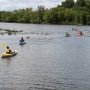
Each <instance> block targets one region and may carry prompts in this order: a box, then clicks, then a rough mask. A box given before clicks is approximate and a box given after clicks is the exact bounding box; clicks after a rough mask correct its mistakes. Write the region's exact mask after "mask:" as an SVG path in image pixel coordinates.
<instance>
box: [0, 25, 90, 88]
mask: <svg viewBox="0 0 90 90" xmlns="http://www.w3.org/2000/svg"><path fill="white" fill-rule="evenodd" d="M0 28H2V29H12V30H23V33H19V34H16V35H7V34H5V35H0V44H1V45H0V54H2V53H3V52H5V47H3V46H2V43H6V44H7V45H9V46H10V48H11V49H12V50H17V51H18V54H17V55H16V56H14V57H11V58H6V59H2V58H1V57H0V90H90V26H73V25H38V24H17V23H0ZM72 28H74V29H77V30H80V31H83V33H84V35H83V36H77V32H76V30H74V29H73V30H72ZM66 32H69V33H70V35H71V37H65V33H66ZM21 37H24V39H25V42H26V44H25V45H23V46H20V45H19V44H18V43H19V40H20V38H21ZM26 37H30V38H28V39H27V38H26Z"/></svg>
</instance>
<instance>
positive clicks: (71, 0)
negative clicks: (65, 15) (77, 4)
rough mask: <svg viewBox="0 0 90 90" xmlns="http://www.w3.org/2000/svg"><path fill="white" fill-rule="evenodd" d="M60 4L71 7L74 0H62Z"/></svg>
mask: <svg viewBox="0 0 90 90" xmlns="http://www.w3.org/2000/svg"><path fill="white" fill-rule="evenodd" d="M61 6H63V7H66V8H72V7H73V6H74V0H66V1H63V2H62V5H61Z"/></svg>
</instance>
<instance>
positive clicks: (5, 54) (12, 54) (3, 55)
mask: <svg viewBox="0 0 90 90" xmlns="http://www.w3.org/2000/svg"><path fill="white" fill-rule="evenodd" d="M15 55H17V51H16V50H14V51H13V52H12V53H11V54H7V53H3V54H2V55H1V57H2V58H7V57H13V56H15Z"/></svg>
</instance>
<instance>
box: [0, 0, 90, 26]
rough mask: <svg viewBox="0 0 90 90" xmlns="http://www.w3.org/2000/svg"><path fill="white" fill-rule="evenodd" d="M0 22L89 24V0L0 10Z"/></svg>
mask: <svg viewBox="0 0 90 90" xmlns="http://www.w3.org/2000/svg"><path fill="white" fill-rule="evenodd" d="M0 22H16V23H33V24H65V25H71V24H72V25H90V0H77V1H76V2H75V1H74V0H66V1H63V2H62V3H61V5H58V6H57V7H55V8H51V9H45V7H44V6H38V8H37V9H36V10H33V9H32V8H26V9H19V10H14V11H0Z"/></svg>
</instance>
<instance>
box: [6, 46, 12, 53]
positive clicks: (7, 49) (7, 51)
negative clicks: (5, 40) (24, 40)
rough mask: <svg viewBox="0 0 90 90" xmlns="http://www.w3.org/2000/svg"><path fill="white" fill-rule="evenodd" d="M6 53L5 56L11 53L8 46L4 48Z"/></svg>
mask: <svg viewBox="0 0 90 90" xmlns="http://www.w3.org/2000/svg"><path fill="white" fill-rule="evenodd" d="M6 53H7V54H11V53H12V51H11V49H9V46H7V48H6Z"/></svg>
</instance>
